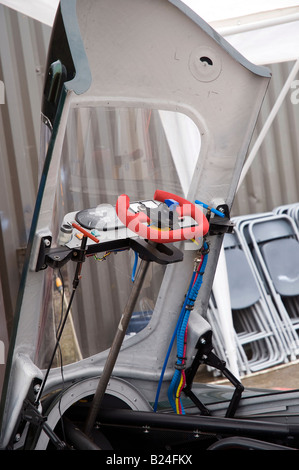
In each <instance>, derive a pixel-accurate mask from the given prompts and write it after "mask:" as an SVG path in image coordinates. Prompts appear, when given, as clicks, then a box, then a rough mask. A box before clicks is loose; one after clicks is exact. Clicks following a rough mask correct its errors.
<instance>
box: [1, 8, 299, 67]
mask: <svg viewBox="0 0 299 470" xmlns="http://www.w3.org/2000/svg"><path fill="white" fill-rule="evenodd" d="M58 3H59V0H30V1H26V2H24V0H0V4H3V5H6V6H8V7H9V8H12V9H14V10H18V11H20V12H21V13H23V14H24V15H27V16H30V17H32V18H34V19H36V20H38V21H41V22H42V23H44V24H47V25H49V26H52V24H53V21H54V17H55V13H56V9H57V6H58ZM184 3H185V4H186V5H187V6H189V7H190V8H192V9H193V10H194V11H195V12H196V13H197V14H198V15H199V16H201V17H202V18H203V19H204V20H205V21H206V22H207V23H209V24H210V25H211V26H212V27H213V28H214V29H216V31H218V32H219V33H220V34H221V35H222V36H223V37H225V39H226V40H227V41H228V42H229V43H230V44H231V45H232V46H234V47H235V48H236V49H237V50H238V51H239V52H240V53H241V54H243V55H244V56H245V57H246V58H247V59H248V60H250V61H251V62H253V63H255V64H257V65H260V64H270V63H278V62H285V61H290V60H296V59H297V58H298V57H299V4H298V0H297V1H296V0H260V1H257V0H253V1H251V2H240V1H239V0H225V1H223V0H210V1H209V2H199V1H198V0H184Z"/></svg>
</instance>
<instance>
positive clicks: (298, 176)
mask: <svg viewBox="0 0 299 470" xmlns="http://www.w3.org/2000/svg"><path fill="white" fill-rule="evenodd" d="M292 67H293V63H288V62H286V63H282V64H274V65H272V66H270V68H271V70H272V79H271V82H270V85H269V89H268V92H267V94H266V97H265V100H264V103H263V106H262V109H261V113H260V116H259V119H258V123H257V127H256V131H255V133H254V135H253V139H252V142H255V140H256V138H257V136H258V134H259V132H260V131H261V129H262V127H263V125H264V123H265V121H266V119H267V117H268V115H269V113H270V111H271V109H272V107H273V105H274V104H275V102H276V100H277V97H278V95H279V93H280V91H281V89H282V87H283V85H284V83H285V82H286V80H287V78H288V75H289V73H290V71H291V69H292ZM296 79H299V74H298V75H297V77H296ZM293 92H294V89H290V90H289V92H288V94H287V96H286V98H285V99H284V101H283V103H282V105H281V107H280V109H279V111H278V114H277V116H276V118H275V119H274V121H273V123H272V125H271V127H270V128H269V131H268V133H267V135H266V137H265V139H264V141H263V143H262V145H261V147H260V149H259V151H258V153H257V155H256V158H255V160H254V162H253V164H252V167H251V168H250V170H249V171H248V173H247V176H246V177H245V179H244V181H243V183H242V185H241V186H240V188H239V191H238V194H237V195H236V198H235V201H234V205H233V210H232V215H243V214H251V213H258V212H265V211H271V210H272V209H273V208H275V207H277V206H279V205H283V204H290V203H294V202H298V201H299V184H298V181H299V104H294V103H292V100H291V96H292V93H293Z"/></svg>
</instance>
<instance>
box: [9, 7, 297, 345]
mask: <svg viewBox="0 0 299 470" xmlns="http://www.w3.org/2000/svg"><path fill="white" fill-rule="evenodd" d="M50 34H51V29H50V28H49V27H48V26H45V25H42V24H41V23H39V22H37V21H35V20H32V19H30V18H28V17H25V16H24V15H21V14H19V13H17V12H15V11H13V10H10V9H8V8H7V7H4V6H3V5H0V80H2V81H3V82H4V84H5V93H6V95H5V103H4V104H1V105H0V142H1V146H0V256H1V263H0V279H1V284H0V287H1V288H2V295H3V302H2V303H1V302H0V318H3V317H4V315H6V318H7V320H8V330H10V326H11V319H12V315H13V311H14V306H15V300H16V295H17V290H18V283H19V274H20V265H21V263H22V253H23V251H22V250H23V249H24V248H25V246H26V240H27V235H28V231H29V228H30V223H31V218H32V213H33V208H34V203H35V196H36V190H37V184H38V153H39V132H40V103H41V94H42V86H43V81H44V75H45V64H46V54H47V48H48V43H49V39H50ZM291 68H292V64H289V63H285V64H280V65H275V66H273V67H272V71H273V78H272V81H271V84H270V87H269V91H268V94H267V97H266V99H265V102H264V104H263V108H262V112H261V116H260V119H259V122H258V126H257V132H259V131H260V129H261V128H262V126H263V123H264V121H265V119H266V118H267V116H268V114H269V111H270V109H271V108H272V106H273V104H274V102H275V100H276V98H277V96H278V94H279V92H280V90H281V88H282V86H283V84H284V82H285V80H286V78H287V76H288V73H289V71H290V70H291ZM298 78H299V77H298ZM290 94H291V92H290V93H289V94H288V96H287V98H286V100H285V102H284V104H283V106H282V108H281V110H280V111H279V114H278V116H277V118H276V119H275V121H274V123H273V125H272V127H271V129H270V131H269V134H268V135H267V137H266V139H265V141H264V142H263V144H262V146H261V148H260V151H259V152H258V155H257V157H256V160H255V162H254V164H253V166H252V168H251V170H250V171H249V173H248V175H247V176H246V178H245V180H244V183H243V185H242V187H241V188H240V190H239V192H238V194H237V196H236V199H235V202H234V206H233V211H232V215H239V214H248V213H256V212H263V211H267V210H272V208H273V207H275V206H278V205H281V204H286V203H291V202H296V201H299V194H298V193H299V189H298V185H297V178H298V177H299V161H298V151H299V137H298V132H297V130H298V124H299V104H298V105H294V104H292V103H291V100H290ZM240 105H241V104H240ZM256 135H257V134H256ZM256 135H255V137H254V138H256ZM207 202H208V201H207ZM0 297H1V291H0ZM1 309H2V311H1ZM5 338H6V333H5V331H0V340H2V341H4V340H5Z"/></svg>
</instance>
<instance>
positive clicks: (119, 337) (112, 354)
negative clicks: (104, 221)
mask: <svg viewBox="0 0 299 470" xmlns="http://www.w3.org/2000/svg"><path fill="white" fill-rule="evenodd" d="M149 263H150V262H149V261H146V260H141V263H140V267H139V270H138V273H137V275H136V278H135V281H134V284H133V288H132V290H131V293H130V296H129V299H128V302H127V305H126V307H125V309H124V312H123V315H122V317H121V319H120V322H119V324H118V328H117V331H116V334H115V337H114V340H113V343H112V346H111V348H110V351H109V355H108V358H107V360H106V363H105V366H104V370H103V373H102V375H101V377H100V379H99V383H98V387H97V390H96V392H95V395H94V398H93V401H92V404H91V407H90V410H89V414H88V417H87V420H86V423H85V429H84V432H85V433H86V434H87V436H89V435H90V433H91V431H92V428H93V426H94V423H95V420H96V417H97V414H98V412H99V409H100V407H101V403H102V399H103V397H104V394H105V391H106V388H107V384H108V382H109V379H110V377H111V374H112V371H113V368H114V365H115V362H116V360H117V357H118V354H119V351H120V348H121V345H122V343H123V339H124V337H125V334H126V330H127V327H128V325H129V322H130V320H131V316H132V313H133V309H134V306H135V304H136V300H137V298H138V295H139V292H140V289H141V286H142V284H143V281H144V278H145V275H146V273H147V269H148V266H149Z"/></svg>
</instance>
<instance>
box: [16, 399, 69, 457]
mask: <svg viewBox="0 0 299 470" xmlns="http://www.w3.org/2000/svg"><path fill="white" fill-rule="evenodd" d="M22 419H23V420H24V421H26V422H28V423H29V424H32V425H33V426H36V427H38V428H41V429H42V430H43V431H44V432H45V434H47V436H48V437H49V439H50V440H51V442H52V443H53V444H54V446H55V447H56V448H57V449H58V450H65V449H66V444H65V443H64V442H63V441H61V440H60V439H59V437H58V436H57V435H56V434H55V433H54V431H53V429H51V427H50V426H49V425H48V424H47V423H46V421H47V418H46V417H45V416H43V415H42V414H41V413H40V412H39V410H38V409H37V407H36V406H35V405H34V404H33V403H31V401H30V400H28V399H26V400H24V405H23V411H22Z"/></svg>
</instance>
